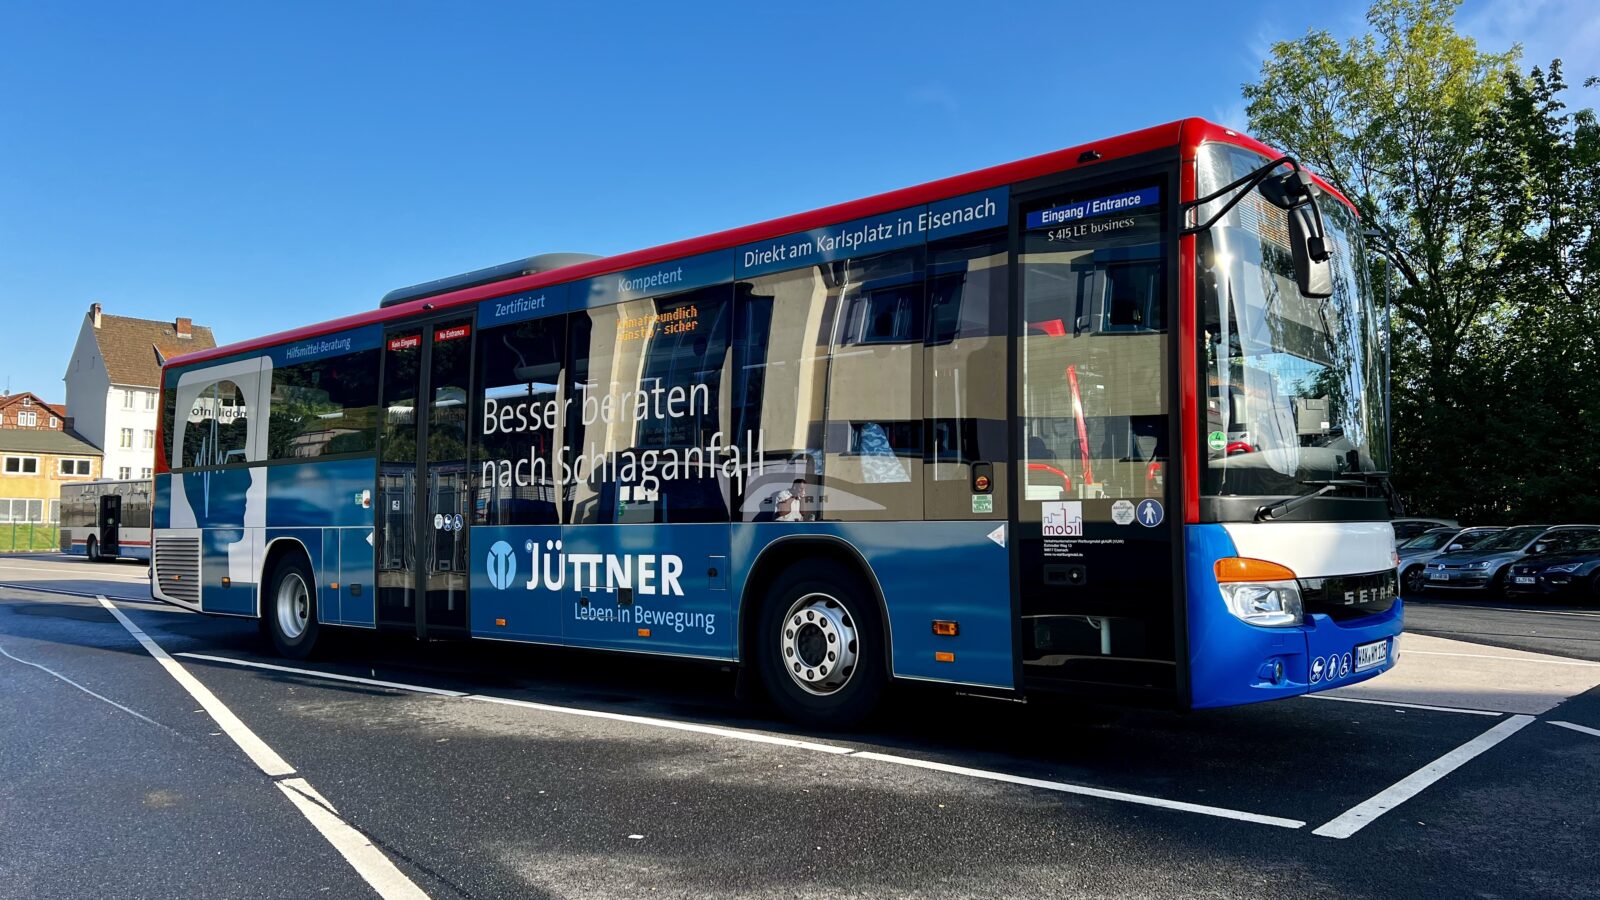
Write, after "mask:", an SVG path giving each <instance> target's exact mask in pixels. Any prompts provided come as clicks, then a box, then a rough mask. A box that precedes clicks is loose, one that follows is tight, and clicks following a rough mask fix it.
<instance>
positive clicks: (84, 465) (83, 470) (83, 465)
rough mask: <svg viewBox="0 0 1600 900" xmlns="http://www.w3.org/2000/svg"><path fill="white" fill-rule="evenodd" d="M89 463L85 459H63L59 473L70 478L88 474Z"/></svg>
mask: <svg viewBox="0 0 1600 900" xmlns="http://www.w3.org/2000/svg"><path fill="white" fill-rule="evenodd" d="M89 466H90V461H89V460H87V459H63V460H61V468H60V472H61V474H62V475H66V476H68V477H71V478H76V477H80V476H84V475H88V474H89Z"/></svg>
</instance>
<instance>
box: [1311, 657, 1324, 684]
mask: <svg viewBox="0 0 1600 900" xmlns="http://www.w3.org/2000/svg"><path fill="white" fill-rule="evenodd" d="M1322 669H1323V665H1322V657H1320V656H1319V657H1317V658H1316V659H1313V660H1312V661H1311V683H1312V684H1316V683H1317V682H1319V681H1321V680H1322Z"/></svg>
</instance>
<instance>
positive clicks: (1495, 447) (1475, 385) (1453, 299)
mask: <svg viewBox="0 0 1600 900" xmlns="http://www.w3.org/2000/svg"><path fill="white" fill-rule="evenodd" d="M1458 5H1459V0H1377V2H1376V3H1374V4H1373V6H1372V7H1371V9H1370V10H1369V12H1368V15H1367V22H1368V25H1369V27H1370V30H1369V32H1368V33H1367V34H1364V35H1360V36H1358V37H1355V38H1353V39H1350V40H1348V41H1346V42H1344V43H1342V44H1341V43H1340V42H1339V41H1337V40H1335V39H1334V38H1333V37H1332V36H1331V35H1329V34H1328V33H1327V32H1325V31H1312V32H1310V33H1308V34H1307V35H1306V36H1304V37H1303V38H1300V39H1298V40H1294V41H1285V42H1282V43H1279V44H1277V45H1275V46H1274V47H1273V48H1272V52H1271V56H1270V57H1269V58H1268V59H1267V60H1266V61H1265V62H1264V63H1263V65H1262V70H1261V79H1260V80H1259V81H1258V82H1256V83H1254V84H1249V85H1245V86H1244V94H1245V98H1246V99H1247V100H1248V102H1249V107H1248V110H1249V116H1250V123H1251V127H1252V129H1253V130H1254V131H1255V133H1256V134H1257V136H1258V137H1260V138H1261V139H1263V140H1264V141H1266V142H1267V143H1269V144H1275V145H1277V146H1279V147H1282V148H1284V149H1285V150H1287V151H1288V152H1290V153H1293V154H1295V155H1296V156H1297V157H1299V158H1300V159H1301V160H1302V161H1304V162H1306V163H1308V164H1309V165H1311V166H1312V167H1313V168H1314V169H1316V170H1317V171H1319V172H1320V173H1321V174H1323V175H1324V177H1326V178H1327V179H1328V180H1329V181H1330V182H1331V183H1332V184H1333V185H1334V186H1335V187H1337V188H1339V190H1340V191H1341V192H1343V193H1344V194H1345V195H1346V196H1348V197H1350V198H1351V199H1352V200H1353V201H1354V202H1355V203H1356V205H1357V207H1358V208H1359V210H1360V212H1361V214H1362V218H1363V226H1364V227H1365V228H1366V229H1368V230H1369V232H1370V233H1371V234H1372V235H1373V238H1372V239H1371V240H1370V241H1369V249H1370V250H1375V251H1381V253H1382V255H1383V257H1384V260H1382V261H1379V264H1378V266H1377V271H1376V272H1375V274H1376V276H1377V277H1378V278H1380V279H1382V278H1393V279H1394V281H1395V282H1396V283H1398V285H1399V289H1398V290H1397V291H1396V292H1395V293H1394V294H1393V295H1392V296H1393V301H1394V309H1393V314H1392V318H1391V327H1392V330H1393V346H1394V363H1395V366H1394V400H1393V408H1394V425H1395V434H1394V436H1393V443H1394V453H1393V456H1394V462H1393V468H1394V470H1395V474H1396V480H1397V482H1398V483H1399V486H1400V488H1401V491H1402V493H1403V494H1404V495H1405V496H1406V497H1407V498H1408V500H1409V501H1410V502H1411V504H1412V506H1413V507H1415V508H1420V509H1424V510H1428V511H1434V512H1440V513H1456V514H1459V515H1462V516H1464V517H1467V518H1471V519H1475V520H1483V521H1509V520H1514V519H1544V518H1561V517H1573V518H1583V517H1588V518H1594V517H1600V497H1597V496H1596V493H1597V491H1596V489H1595V488H1594V487H1592V486H1591V485H1592V484H1593V482H1594V478H1593V473H1594V472H1595V471H1596V467H1597V466H1600V440H1597V438H1600V428H1597V426H1600V421H1596V414H1595V412H1594V406H1595V404H1593V403H1592V402H1588V401H1587V398H1588V397H1590V396H1593V395H1594V392H1595V390H1597V389H1600V384H1596V383H1595V382H1594V378H1593V377H1591V375H1590V374H1588V373H1593V372H1595V371H1596V368H1597V367H1595V366H1594V365H1593V363H1594V361H1595V356H1594V354H1595V346H1594V343H1595V334H1596V331H1595V325H1596V324H1597V323H1596V309H1595V307H1596V297H1595V294H1594V292H1595V280H1594V276H1595V275H1596V274H1597V273H1600V265H1597V260H1596V252H1597V245H1596V240H1595V235H1594V226H1593V223H1595V222H1596V221H1600V218H1597V216H1596V213H1597V212H1600V209H1597V207H1596V204H1597V203H1600V197H1597V196H1596V188H1597V187H1600V180H1597V178H1596V173H1597V170H1600V165H1597V161H1596V148H1597V146H1600V141H1597V140H1596V128H1595V120H1594V115H1593V114H1592V113H1591V112H1588V111H1584V112H1580V113H1576V114H1573V113H1568V112H1567V111H1566V109H1565V107H1564V105H1563V104H1562V102H1561V100H1560V95H1561V94H1562V93H1563V91H1564V90H1565V89H1566V85H1565V82H1564V81H1563V80H1562V78H1561V73H1560V65H1559V62H1558V63H1556V64H1553V65H1552V66H1551V67H1550V68H1549V70H1548V71H1541V70H1539V69H1534V70H1533V71H1532V72H1531V73H1529V74H1526V75H1524V74H1522V73H1521V72H1520V71H1519V69H1518V68H1517V60H1518V53H1519V51H1518V50H1516V49H1515V48H1513V49H1512V50H1510V51H1507V52H1505V53H1488V52H1484V51H1482V50H1480V49H1479V48H1478V46H1477V45H1476V43H1475V42H1474V41H1473V40H1472V39H1471V38H1469V37H1466V36H1464V35H1462V34H1460V33H1458V32H1457V31H1456V30H1455V26H1454V24H1453V16H1454V13H1455V11H1456V8H1457V6H1458ZM1580 364H1581V365H1583V366H1584V367H1586V369H1587V370H1588V373H1585V374H1584V375H1582V376H1577V377H1575V376H1574V375H1573V374H1572V367H1574V366H1577V365H1580ZM1580 400H1581V401H1582V404H1580Z"/></svg>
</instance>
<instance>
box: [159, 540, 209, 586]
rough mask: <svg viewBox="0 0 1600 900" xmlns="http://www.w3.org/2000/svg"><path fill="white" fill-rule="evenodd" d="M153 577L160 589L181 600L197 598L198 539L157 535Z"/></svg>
mask: <svg viewBox="0 0 1600 900" xmlns="http://www.w3.org/2000/svg"><path fill="white" fill-rule="evenodd" d="M154 556H155V581H156V585H157V586H158V587H160V588H161V593H163V594H165V595H166V596H168V597H171V598H172V599H174V600H181V601H183V602H184V603H199V602H200V539H199V538H198V537H178V536H172V537H157V538H156V548H155V554H154Z"/></svg>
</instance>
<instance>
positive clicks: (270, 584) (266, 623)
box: [256, 538, 322, 659]
mask: <svg viewBox="0 0 1600 900" xmlns="http://www.w3.org/2000/svg"><path fill="white" fill-rule="evenodd" d="M261 575H262V577H261V582H260V588H259V589H258V591H257V594H256V612H257V615H258V616H259V617H260V625H261V629H262V631H264V632H266V634H267V636H268V637H269V638H271V640H272V644H273V647H274V648H275V649H276V650H277V651H278V654H279V655H281V656H286V657H289V658H291V659H305V658H306V657H308V656H310V655H311V653H312V652H313V650H314V649H315V648H316V644H317V637H318V635H319V634H320V633H321V630H322V629H321V615H320V609H319V608H318V604H317V579H316V572H315V571H314V570H313V568H312V565H311V554H310V553H309V552H307V550H306V548H305V545H304V544H302V543H301V542H300V541H297V540H295V539H293V538H279V539H278V540H275V541H273V542H272V543H271V544H270V545H269V546H268V547H267V554H266V560H265V562H264V564H263V565H262V567H261Z"/></svg>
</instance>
